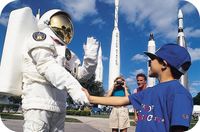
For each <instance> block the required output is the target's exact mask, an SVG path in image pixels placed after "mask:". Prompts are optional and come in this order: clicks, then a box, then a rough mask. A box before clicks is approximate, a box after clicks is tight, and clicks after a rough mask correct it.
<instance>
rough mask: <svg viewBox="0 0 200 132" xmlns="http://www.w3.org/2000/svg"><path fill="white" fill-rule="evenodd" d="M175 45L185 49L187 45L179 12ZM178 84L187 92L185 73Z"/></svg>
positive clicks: (179, 12)
mask: <svg viewBox="0 0 200 132" xmlns="http://www.w3.org/2000/svg"><path fill="white" fill-rule="evenodd" d="M177 43H178V44H179V45H180V46H182V47H184V48H186V49H187V45H186V42H185V36H184V32H183V13H182V11H181V10H179V11H178V37H177ZM180 83H181V84H182V85H183V86H184V87H185V88H187V89H188V90H189V87H188V74H187V73H185V74H184V75H182V76H181V79H180Z"/></svg>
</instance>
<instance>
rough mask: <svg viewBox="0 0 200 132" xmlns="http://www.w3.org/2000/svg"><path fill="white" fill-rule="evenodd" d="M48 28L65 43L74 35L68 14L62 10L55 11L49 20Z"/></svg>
mask: <svg viewBox="0 0 200 132" xmlns="http://www.w3.org/2000/svg"><path fill="white" fill-rule="evenodd" d="M49 26H50V28H51V29H52V30H53V32H54V33H55V34H56V36H58V37H59V38H60V39H61V40H62V41H63V42H64V43H65V44H66V45H67V44H69V43H70V41H71V40H72V38H73V35H74V29H73V24H72V22H71V20H70V16H69V15H68V14H67V13H64V12H57V13H55V14H54V15H53V16H52V17H51V18H50V22H49Z"/></svg>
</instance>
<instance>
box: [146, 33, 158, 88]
mask: <svg viewBox="0 0 200 132" xmlns="http://www.w3.org/2000/svg"><path fill="white" fill-rule="evenodd" d="M155 50H156V45H155V41H154V37H153V33H151V34H150V37H149V42H148V49H147V51H148V52H150V53H153V54H154V53H155ZM150 61H151V59H150V58H149V57H148V64H147V69H148V76H147V86H148V87H152V86H154V85H155V83H156V79H155V78H153V77H150V76H149V73H150Z"/></svg>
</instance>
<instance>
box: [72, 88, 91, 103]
mask: <svg viewBox="0 0 200 132" xmlns="http://www.w3.org/2000/svg"><path fill="white" fill-rule="evenodd" d="M71 97H72V99H73V100H74V102H75V103H76V104H79V105H87V104H89V101H88V98H87V96H86V95H85V93H84V92H83V91H79V92H78V93H76V94H73V95H71Z"/></svg>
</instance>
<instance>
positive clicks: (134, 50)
mask: <svg viewBox="0 0 200 132" xmlns="http://www.w3.org/2000/svg"><path fill="white" fill-rule="evenodd" d="M26 6H28V7H30V8H31V9H32V11H33V14H34V15H36V13H37V10H38V9H40V11H41V15H42V14H43V13H45V12H46V11H48V10H50V9H55V8H57V9H61V10H64V11H66V12H68V13H69V14H71V16H72V21H73V24H74V29H75V33H74V38H73V40H72V42H71V43H70V44H69V46H68V48H69V49H71V50H73V51H74V52H75V53H76V54H77V55H78V57H79V58H80V59H81V60H82V59H83V55H84V51H83V44H84V43H85V42H86V39H87V37H89V36H94V37H95V38H96V39H97V40H98V41H99V42H100V43H101V46H102V53H103V68H104V71H103V86H104V89H105V90H107V89H108V88H107V87H108V73H109V72H108V70H109V69H108V68H109V56H110V47H111V36H112V30H113V26H114V0H51V1H49V0H16V1H14V2H11V3H9V4H8V5H7V6H6V7H5V8H4V9H3V11H2V14H1V16H0V55H1V54H2V48H3V44H4V39H5V33H6V28H7V22H8V16H9V14H10V12H11V11H12V10H15V9H19V8H22V7H26ZM179 9H182V12H183V15H184V33H185V36H186V42H187V45H188V51H189V53H190V55H191V57H192V66H191V67H190V69H189V71H188V76H189V89H190V92H191V94H192V95H193V96H195V95H196V94H197V93H198V92H200V70H199V68H200V16H199V14H198V12H197V9H196V8H195V7H194V6H193V5H192V4H190V3H187V2H186V1H183V0H165V1H163V0H151V1H149V0H120V7H119V31H120V46H121V50H120V51H121V75H123V76H124V77H125V79H126V81H127V83H128V86H129V87H130V89H131V91H133V89H135V88H137V84H136V80H135V76H136V74H137V73H140V72H143V73H145V74H146V73H147V57H146V56H144V54H143V51H146V50H147V44H148V39H149V34H150V33H151V32H152V33H153V34H154V38H155V42H156V48H157V49H158V48H159V47H160V46H162V45H163V44H165V43H169V42H173V43H176V38H177V34H178V21H177V14H178V10H179ZM16 19H17V18H16Z"/></svg>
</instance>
